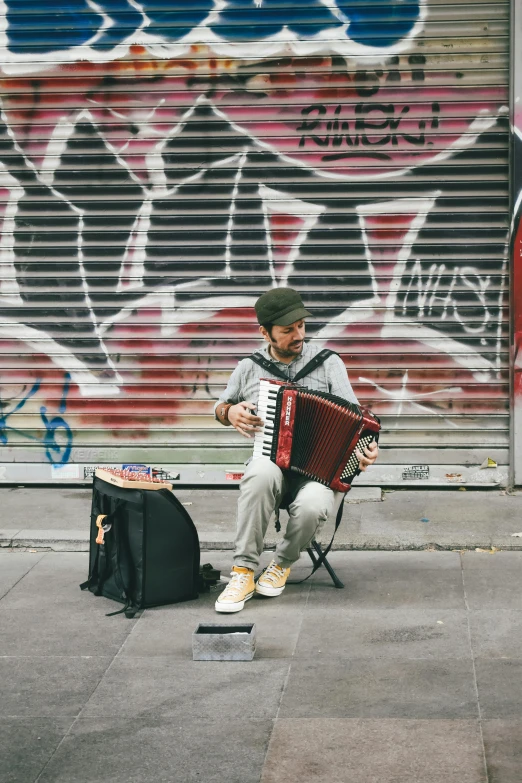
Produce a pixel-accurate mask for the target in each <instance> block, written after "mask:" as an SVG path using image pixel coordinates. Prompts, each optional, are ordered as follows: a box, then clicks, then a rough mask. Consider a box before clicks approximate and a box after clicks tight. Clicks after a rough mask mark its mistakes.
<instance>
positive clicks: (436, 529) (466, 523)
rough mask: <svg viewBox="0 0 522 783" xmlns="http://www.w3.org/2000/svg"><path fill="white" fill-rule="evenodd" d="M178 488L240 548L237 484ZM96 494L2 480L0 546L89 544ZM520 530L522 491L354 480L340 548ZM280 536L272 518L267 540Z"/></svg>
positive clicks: (516, 535)
mask: <svg viewBox="0 0 522 783" xmlns="http://www.w3.org/2000/svg"><path fill="white" fill-rule="evenodd" d="M175 492H176V495H177V497H178V498H179V499H180V500H181V502H182V503H184V505H185V507H186V509H187V511H188V512H189V514H190V515H191V517H192V518H193V520H194V522H195V524H196V527H197V529H198V533H199V537H200V541H201V546H202V548H203V549H205V550H213V549H232V548H233V541H234V532H235V519H236V503H237V496H238V493H237V490H224V489H219V488H216V489H213V490H194V489H189V490H175ZM90 500H91V491H90V490H87V489H72V488H70V487H67V488H60V487H52V488H36V487H35V488H0V508H1V509H2V514H1V522H0V546H2V547H10V546H12V547H18V548H44V549H51V550H54V551H85V550H86V549H87V548H88V534H89V518H90ZM284 519H285V515H284V514H282V521H284ZM331 532H332V524H329V525H327V526H325V529H324V530H323V531H322V534H321V536H320V538H321V540H322V541H323V542H326V541H329V540H330V537H331ZM520 534H522V493H516V494H513V495H510V494H507V493H506V491H505V490H499V489H491V490H480V491H478V490H475V491H473V490H466V491H461V490H459V488H457V487H455V488H454V489H452V490H445V491H442V490H438V491H437V490H416V491H414V490H397V491H385V492H381V490H380V489H378V488H376V487H354V489H352V490H351V492H349V493H348V494H347V496H346V506H345V511H344V515H343V522H342V524H341V527H340V529H339V531H338V533H337V536H336V540H335V548H336V549H339V550H350V549H358V550H364V549H367V550H373V549H383V550H397V549H430V548H435V549H450V550H451V549H475V548H483V549H490V548H491V547H495V548H498V549H512V550H517V549H522V537H521V535H520ZM277 538H278V536H277V534H276V532H275V530H274V528H273V527H272V526H270V528H269V532H268V536H267V539H266V546H267V548H269V549H270V548H273V547H274V545H275V542H276V540H277ZM521 779H522V778H521Z"/></svg>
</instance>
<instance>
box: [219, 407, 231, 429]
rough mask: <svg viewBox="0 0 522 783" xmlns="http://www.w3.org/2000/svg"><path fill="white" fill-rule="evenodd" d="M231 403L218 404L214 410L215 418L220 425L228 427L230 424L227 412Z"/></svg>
mask: <svg viewBox="0 0 522 783" xmlns="http://www.w3.org/2000/svg"><path fill="white" fill-rule="evenodd" d="M233 404H234V403H233V402H220V403H219V404H218V406H217V408H216V416H217V418H218V420H219V421H220V422H221V424H224V425H225V426H226V427H229V426H230V424H231V422H230V421H229V420H228V412H229V410H230V408H231V407H232V405H233Z"/></svg>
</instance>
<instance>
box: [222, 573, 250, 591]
mask: <svg viewBox="0 0 522 783" xmlns="http://www.w3.org/2000/svg"><path fill="white" fill-rule="evenodd" d="M230 576H231V577H232V579H231V580H230V582H229V583H228V587H227V588H226V591H225V592H226V594H227V595H230V596H231V597H234V596H236V595H239V593H240V592H241V590H242V589H243V588H244V587H246V586H247V583H248V574H242V573H239V572H238V571H232V573H231V574H230Z"/></svg>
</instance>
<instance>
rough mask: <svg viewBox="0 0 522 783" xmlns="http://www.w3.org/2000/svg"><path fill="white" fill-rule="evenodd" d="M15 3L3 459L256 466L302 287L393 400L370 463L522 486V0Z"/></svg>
mask: <svg viewBox="0 0 522 783" xmlns="http://www.w3.org/2000/svg"><path fill="white" fill-rule="evenodd" d="M2 7H3V9H4V10H3V13H4V14H5V17H4V19H3V20H2V27H1V29H2V32H1V34H0V35H1V40H0V60H1V62H2V82H1V104H2V112H1V122H0V227H1V237H0V310H1V312H0V340H1V348H0V394H1V401H0V405H1V407H0V466H1V469H0V481H24V482H30V481H47V480H66V481H67V480H69V481H75V480H83V479H84V478H85V477H88V476H89V472H90V471H92V468H93V466H95V465H97V464H121V463H127V462H147V463H148V464H151V463H152V464H156V465H158V466H159V465H163V466H167V467H169V469H171V470H173V471H174V470H175V472H179V473H180V476H181V480H182V481H188V482H195V483H198V482H200V483H211V482H216V481H225V480H226V479H225V476H226V475H228V477H229V478H230V477H231V476H233V474H234V471H237V470H238V469H239V468H238V466H240V465H241V463H242V462H243V460H244V459H245V458H246V457H247V456H248V454H249V451H250V450H249V448H248V444H247V446H246V447H245V442H244V441H243V440H242V439H241V438H240V437H239V436H238V435H237V433H235V432H234V431H232V430H231V429H228V428H222V427H221V426H220V425H219V424H217V423H216V422H214V420H213V417H212V403H213V400H215V398H216V397H217V396H218V394H219V392H220V390H221V389H222V388H223V386H224V384H225V383H226V380H227V377H228V375H229V374H230V372H231V371H232V369H233V367H234V366H235V364H236V362H237V360H238V359H239V358H241V357H243V356H245V355H248V354H249V353H250V352H251V351H252V350H253V349H254V348H255V347H256V346H257V345H258V344H259V341H258V334H257V329H256V324H255V322H254V318H253V311H252V305H253V303H254V301H255V299H256V298H257V296H258V295H259V294H260V293H261V292H262V291H263V290H265V289H266V288H268V287H270V286H275V285H291V286H293V287H295V288H298V289H299V290H300V291H301V292H302V295H303V297H304V299H305V301H306V304H307V306H308V307H309V308H310V309H311V310H312V311H313V312H314V317H313V318H312V319H310V324H309V335H310V337H311V338H312V339H314V340H316V341H318V342H320V343H322V344H323V345H325V346H328V347H330V348H333V349H335V350H336V351H338V352H339V353H340V354H341V356H342V357H343V359H344V361H345V363H346V366H347V368H348V372H349V376H350V379H351V381H352V383H353V385H354V388H355V390H356V393H357V394H358V396H359V399H360V400H361V401H362V402H364V403H367V404H369V405H370V406H371V407H372V408H373V410H374V411H375V412H376V413H377V414H379V415H380V416H381V417H382V420H383V425H384V432H383V437H382V458H381V459H380V461H379V463H378V464H377V465H376V466H375V467H374V468H373V469H372V470H373V472H371V474H370V472H369V473H368V474H367V475H365V477H364V480H365V481H368V482H378V483H381V484H386V483H388V484H389V483H404V484H407V483H409V482H410V481H417V483H418V482H419V480H420V481H424V482H425V483H431V484H437V483H438V484H441V483H442V484H447V483H451V482H455V481H456V482H460V481H467V482H468V483H471V484H473V483H488V482H489V483H491V482H503V481H504V480H505V476H506V474H507V464H508V459H509V458H508V432H509V404H508V398H509V393H508V297H507V284H508V274H507V272H508V270H507V229H508V131H509V128H508V72H509V58H508V39H509V2H507V1H506V2H503V1H501V0H496V1H495V2H490V1H488V2H477V1H476V0H474V1H473V2H467V1H465V2H460V3H458V4H455V3H449V2H446V3H444V2H440V0H429V2H427V3H419V2H416V0H411V1H410V2H403V1H402V0H377V1H374V2H370V0H366V2H362V1H361V0H351V2H342V0H328V2H326V0H324V2H323V1H322V0H298V1H297V2H289V0H287V2H283V0H227V2H226V3H219V4H218V3H216V4H215V5H214V3H213V2H212V0H194V1H193V0H169V2H166V1H165V0H142V1H141V2H140V0H132V2H131V0H128V1H127V0H118V2H113V1H112V2H109V0H98V2H96V4H94V3H90V2H88V0H69V2H66V0H51V2H50V3H47V4H45V9H44V10H42V6H41V4H38V3H36V2H34V0H5V3H4V4H3V6H2ZM488 457H489V458H491V459H493V460H495V461H496V462H497V463H498V466H499V467H498V469H496V470H491V469H490V470H480V469H479V467H478V466H479V465H480V464H481V463H482V462H483V460H484V459H486V458H488ZM414 466H421V468H422V466H427V468H428V471H427V472H426V470H425V468H422V469H418V468H414Z"/></svg>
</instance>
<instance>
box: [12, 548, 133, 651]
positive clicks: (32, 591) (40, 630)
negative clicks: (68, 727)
mask: <svg viewBox="0 0 522 783" xmlns="http://www.w3.org/2000/svg"><path fill="white" fill-rule="evenodd" d="M15 557H16V554H14V553H13V554H12V555H4V556H3V557H2V564H3V563H4V562H5V561H6V560H7V564H8V565H9V561H10V559H11V560H12V558H15ZM18 557H20V558H21V559H22V560H25V561H26V560H27V558H28V557H33V558H39V559H38V562H37V563H36V564H35V565H34V566H33V567H32V569H31V570H30V571H29V572H28V573H27V574H26V576H25V577H24V578H23V579H21V580H20V581H18V583H17V584H16V585H15V587H13V588H12V589H11V591H10V592H9V593H8V594H7V595H6V596H5V597H4V598H3V600H2V601H0V626H1V627H2V633H1V634H0V655H11V656H13V655H23V656H28V655H36V656H42V655H61V656H64V655H66V656H75V655H76V656H79V655H83V656H87V655H90V656H100V655H103V656H109V657H113V656H114V655H116V653H117V652H118V650H119V649H120V648H121V645H122V644H123V642H124V641H125V639H126V638H127V636H128V634H129V633H130V631H131V630H132V627H133V625H134V623H135V622H136V621H135V620H127V621H126V622H125V623H121V622H119V621H120V620H121V618H120V617H118V616H117V617H106V616H105V615H106V613H107V612H112V611H114V610H115V606H116V605H115V603H114V602H113V601H109V600H108V599H106V598H103V597H98V598H97V597H95V596H93V595H92V594H91V593H89V592H88V591H86V592H82V591H81V590H80V588H79V585H80V582H83V581H84V580H85V579H86V576H87V569H88V559H87V555H85V554H77V553H64V554H56V553H50V554H47V555H45V556H44V557H42V555H30V554H29V553H25V552H24V553H19V554H18ZM2 570H3V569H2ZM42 587H43V589H42ZM116 608H119V607H116Z"/></svg>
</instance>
